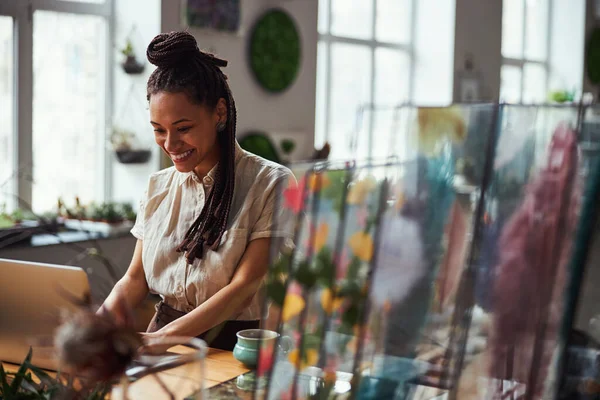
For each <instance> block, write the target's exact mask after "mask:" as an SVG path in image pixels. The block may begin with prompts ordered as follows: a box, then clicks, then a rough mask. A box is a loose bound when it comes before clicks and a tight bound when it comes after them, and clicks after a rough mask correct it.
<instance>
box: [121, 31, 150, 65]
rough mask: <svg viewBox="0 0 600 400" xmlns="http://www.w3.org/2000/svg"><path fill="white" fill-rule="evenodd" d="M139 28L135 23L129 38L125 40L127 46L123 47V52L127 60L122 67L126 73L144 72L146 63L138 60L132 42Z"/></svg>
mask: <svg viewBox="0 0 600 400" xmlns="http://www.w3.org/2000/svg"><path fill="white" fill-rule="evenodd" d="M136 30H137V28H136V27H135V25H134V26H133V27H132V28H131V32H130V33H129V35H128V36H127V40H126V41H125V47H123V48H122V49H121V54H123V55H124V56H125V61H123V62H122V63H121V67H123V71H125V73H126V74H130V75H138V74H141V73H142V72H144V69H145V65H144V63H143V62H140V61H138V59H137V57H136V55H135V47H134V45H133V42H132V39H131V37H132V35H133V32H135V31H136Z"/></svg>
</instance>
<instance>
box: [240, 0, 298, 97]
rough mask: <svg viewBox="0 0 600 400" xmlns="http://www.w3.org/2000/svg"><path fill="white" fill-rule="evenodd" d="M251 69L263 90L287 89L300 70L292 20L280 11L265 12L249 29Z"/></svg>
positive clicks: (296, 37) (276, 91) (296, 39)
mask: <svg viewBox="0 0 600 400" xmlns="http://www.w3.org/2000/svg"><path fill="white" fill-rule="evenodd" d="M249 47H250V48H249V56H250V69H251V70H252V73H253V74H254V77H255V79H256V81H257V82H258V83H259V84H260V86H262V87H263V88H264V89H265V90H267V91H269V92H273V93H278V92H282V91H284V90H286V89H287V88H288V87H289V86H290V85H291V84H292V82H294V80H295V79H296V75H298V70H299V69H300V53H301V51H300V35H299V34H298V30H297V29H296V25H295V24H294V21H293V20H292V18H291V17H290V16H289V15H288V14H287V13H286V12H285V11H283V10H281V9H271V10H268V11H267V12H266V13H265V14H263V16H262V17H260V18H259V19H258V21H257V22H256V23H255V24H254V27H253V28H252V33H251V35H250V46H249Z"/></svg>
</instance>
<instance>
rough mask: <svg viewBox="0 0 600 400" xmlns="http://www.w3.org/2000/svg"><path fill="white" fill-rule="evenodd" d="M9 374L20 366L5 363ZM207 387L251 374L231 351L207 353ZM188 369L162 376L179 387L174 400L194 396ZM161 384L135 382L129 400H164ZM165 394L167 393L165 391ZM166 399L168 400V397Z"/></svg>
mask: <svg viewBox="0 0 600 400" xmlns="http://www.w3.org/2000/svg"><path fill="white" fill-rule="evenodd" d="M170 351H172V352H174V353H180V354H183V353H189V352H191V351H193V350H191V349H189V348H186V347H183V346H177V347H174V348H173V349H170ZM2 365H3V366H4V368H5V370H6V371H7V372H16V371H17V369H18V368H19V366H18V365H15V364H8V363H2ZM204 371H205V377H204V384H205V387H206V388H207V389H210V388H214V387H216V386H218V385H219V384H221V383H224V382H228V381H231V380H232V379H234V378H236V377H238V376H240V375H243V374H245V373H247V372H249V369H248V368H246V367H244V366H243V365H242V364H241V363H240V362H239V361H237V360H236V359H234V358H233V353H232V352H230V351H224V350H217V349H208V353H207V355H206V358H205V363H204ZM185 372H186V370H185V367H178V368H175V369H173V370H169V371H167V372H164V373H161V374H162V375H161V379H162V381H163V382H164V384H166V385H167V386H169V387H174V386H175V387H176V388H177V389H178V390H177V393H173V394H174V396H175V398H177V399H179V398H181V399H182V398H184V397H186V396H189V395H190V394H191V392H190V389H189V388H190V386H191V385H192V386H193V384H194V382H192V381H188V378H189V376H186V375H185ZM161 391H163V389H161V387H160V384H159V382H158V381H157V380H156V379H154V378H153V377H152V376H147V377H144V378H142V379H140V380H139V381H136V382H134V383H133V384H131V385H130V386H129V389H128V398H129V399H148V398H162V397H161V396H160V395H158V396H157V394H158V393H161ZM163 392H164V391H163ZM119 394H120V390H119V388H116V390H115V391H113V396H112V397H113V398H119V397H120V396H119ZM165 398H168V396H167V397H165Z"/></svg>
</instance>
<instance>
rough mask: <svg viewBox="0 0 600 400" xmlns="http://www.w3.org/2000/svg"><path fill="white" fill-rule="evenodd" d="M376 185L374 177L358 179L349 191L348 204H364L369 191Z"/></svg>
mask: <svg viewBox="0 0 600 400" xmlns="http://www.w3.org/2000/svg"><path fill="white" fill-rule="evenodd" d="M375 185H376V184H375V181H374V180H373V179H372V178H365V179H361V180H359V181H356V182H355V183H354V184H353V185H352V186H351V187H350V190H349V191H348V199H347V202H348V204H354V205H359V204H363V203H364V202H365V200H366V199H367V196H368V195H369V192H371V191H372V190H373V189H375Z"/></svg>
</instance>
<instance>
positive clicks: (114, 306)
mask: <svg viewBox="0 0 600 400" xmlns="http://www.w3.org/2000/svg"><path fill="white" fill-rule="evenodd" d="M142 248H143V242H142V241H141V240H138V241H137V243H136V244H135V250H134V251H133V257H132V259H131V263H130V264H129V268H128V269H127V272H126V273H125V275H124V276H123V278H121V279H120V280H119V282H117V284H116V285H115V287H114V288H113V290H112V291H111V292H110V295H109V296H108V297H107V298H106V300H105V301H104V304H102V307H100V310H99V312H103V311H108V312H110V313H112V314H113V315H114V316H115V317H116V318H117V320H118V321H121V322H124V321H127V319H128V318H127V315H123V313H124V312H127V310H129V311H130V310H133V309H134V308H135V307H137V306H138V305H139V304H140V303H141V302H142V301H143V300H144V299H145V298H146V296H147V295H148V283H147V282H146V275H145V274H144V266H143V264H142ZM123 303H124V304H123Z"/></svg>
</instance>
